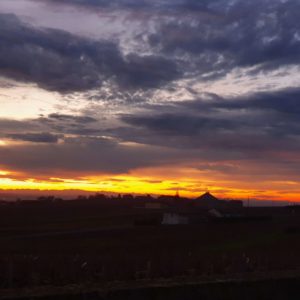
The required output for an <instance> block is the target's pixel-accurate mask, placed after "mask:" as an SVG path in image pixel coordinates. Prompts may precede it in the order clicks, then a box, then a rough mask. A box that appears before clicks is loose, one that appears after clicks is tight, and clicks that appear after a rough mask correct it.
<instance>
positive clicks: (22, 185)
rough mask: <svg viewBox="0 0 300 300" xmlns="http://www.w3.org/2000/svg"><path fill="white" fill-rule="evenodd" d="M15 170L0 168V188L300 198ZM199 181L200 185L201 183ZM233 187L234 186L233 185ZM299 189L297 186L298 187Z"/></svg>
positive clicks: (216, 186)
mask: <svg viewBox="0 0 300 300" xmlns="http://www.w3.org/2000/svg"><path fill="white" fill-rule="evenodd" d="M13 174H15V173H14V172H8V171H4V170H0V175H2V176H3V175H4V177H3V178H0V190H1V189H2V190H37V191H63V190H76V191H89V192H99V193H117V194H152V195H175V194H176V192H177V191H179V193H180V196H183V197H187V198H196V197H198V196H199V195H201V194H202V193H204V192H206V191H207V190H209V191H210V192H211V193H212V194H214V195H215V196H217V197H220V198H227V199H228V198H231V199H247V198H250V199H251V198H253V199H254V198H256V199H261V200H290V201H299V200H300V194H299V190H298V189H295V190H294V191H289V192H286V191H285V192H284V190H280V189H277V188H276V185H274V188H271V186H270V187H269V188H268V189H267V190H265V191H262V190H259V189H251V188H249V187H247V188H246V187H245V188H243V187H238V186H235V185H234V182H232V183H231V184H230V185H229V183H228V182H219V183H217V182H214V183H213V184H212V181H211V180H207V181H205V179H204V178H201V179H200V178H198V179H197V178H187V177H184V178H177V179H176V180H174V178H172V180H170V179H167V178H166V179H162V178H159V177H155V176H153V177H151V176H142V175H141V176H137V175H135V176H133V175H115V176H111V177H107V176H104V175H102V177H81V178H74V179H72V178H69V177H68V178H58V177H51V178H49V179H45V180H39V179H35V178H33V176H31V178H25V179H19V178H20V177H18V178H13ZM200 182H201V184H200ZM234 186H235V187H234ZM299 188H300V187H299Z"/></svg>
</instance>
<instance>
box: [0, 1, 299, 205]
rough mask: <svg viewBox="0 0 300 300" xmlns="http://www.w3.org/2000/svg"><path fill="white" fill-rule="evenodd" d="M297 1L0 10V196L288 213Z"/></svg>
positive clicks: (295, 155)
mask: <svg viewBox="0 0 300 300" xmlns="http://www.w3.org/2000/svg"><path fill="white" fill-rule="evenodd" d="M299 20H300V1H299V0H0V189H3V190H23V189H24V190H72V189H74V190H86V191H102V192H103V191H104V192H117V193H150V194H170V195H174V194H175V193H176V191H177V190H178V191H179V192H180V194H181V195H183V196H187V197H195V196H198V195H199V194H201V193H202V192H205V191H207V190H209V191H211V192H213V193H214V194H216V195H217V196H220V197H224V198H244V199H246V198H248V197H250V198H253V199H270V200H283V199H284V200H292V201H297V200H299V201H300V105H299V104H300V22H299Z"/></svg>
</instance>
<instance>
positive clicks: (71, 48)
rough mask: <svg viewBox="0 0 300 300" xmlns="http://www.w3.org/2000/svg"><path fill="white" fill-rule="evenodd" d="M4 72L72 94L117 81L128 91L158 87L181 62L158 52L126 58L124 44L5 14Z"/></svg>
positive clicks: (0, 53) (0, 63) (0, 52)
mask: <svg viewBox="0 0 300 300" xmlns="http://www.w3.org/2000/svg"><path fill="white" fill-rule="evenodd" d="M0 28H1V31H0V39H1V44H0V74H1V75H4V76H8V77H10V78H14V79H17V80H21V81H28V82H34V83H37V84H38V85H39V86H40V87H42V88H45V89H48V90H53V91H59V92H72V91H84V90H89V89H95V88H100V87H101V85H102V83H103V81H105V80H112V81H114V82H116V83H117V84H118V85H119V86H120V88H122V89H124V88H125V89H132V88H143V89H147V88H153V87H159V86H160V85H161V84H164V83H167V82H168V81H171V80H173V79H175V78H177V77H178V76H179V74H180V73H179V71H178V70H177V66H176V62H175V61H171V60H169V59H167V58H164V57H162V56H157V55H148V56H139V55H138V54H131V55H130V56H127V57H124V56H123V55H122V53H121V52H120V50H119V47H118V44H116V43H113V42H111V41H93V40H88V39H86V38H82V37H78V36H74V35H71V34H69V33H67V32H64V31H60V30H53V29H37V28H34V27H30V26H27V25H26V24H24V23H22V22H20V21H19V20H18V19H17V18H16V17H15V16H13V15H0Z"/></svg>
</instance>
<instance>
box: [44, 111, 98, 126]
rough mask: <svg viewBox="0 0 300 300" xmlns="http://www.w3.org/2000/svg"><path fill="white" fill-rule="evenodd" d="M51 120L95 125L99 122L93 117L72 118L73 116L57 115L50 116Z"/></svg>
mask: <svg viewBox="0 0 300 300" xmlns="http://www.w3.org/2000/svg"><path fill="white" fill-rule="evenodd" d="M48 118H50V119H54V120H59V121H66V122H76V123H83V124H86V123H93V122H96V121H97V120H96V119H95V118H92V117H88V116H72V115H66V114H57V113H53V114H50V115H49V116H48Z"/></svg>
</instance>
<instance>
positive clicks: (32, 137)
mask: <svg viewBox="0 0 300 300" xmlns="http://www.w3.org/2000/svg"><path fill="white" fill-rule="evenodd" d="M6 137H7V138H9V139H12V140H17V141H25V142H33V143H50V144H52V143H57V142H58V140H59V139H60V138H62V137H63V136H62V135H57V134H51V133H22V134H21V133H13V134H7V135H6Z"/></svg>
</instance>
